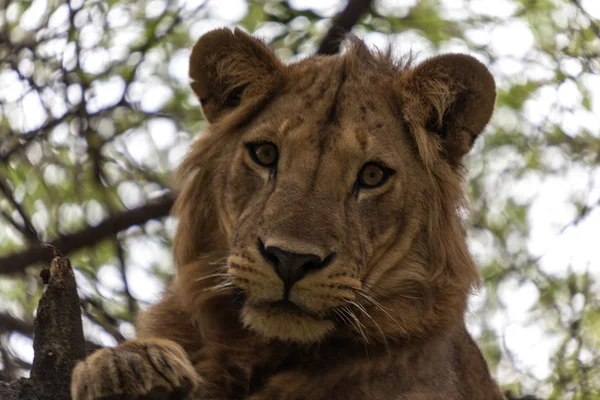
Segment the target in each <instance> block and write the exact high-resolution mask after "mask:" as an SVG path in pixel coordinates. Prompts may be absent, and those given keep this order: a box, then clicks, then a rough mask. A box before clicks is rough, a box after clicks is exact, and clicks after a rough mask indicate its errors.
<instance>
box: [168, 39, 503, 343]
mask: <svg viewBox="0 0 600 400" xmlns="http://www.w3.org/2000/svg"><path fill="white" fill-rule="evenodd" d="M211 34H212V35H215V36H219V37H217V38H216V39H219V43H223V42H224V41H225V42H227V41H229V43H230V45H231V48H230V49H229V51H228V55H223V56H222V57H223V61H222V63H225V64H219V61H218V58H215V57H216V56H215V55H214V54H212V53H214V52H215V51H217V50H215V49H214V47H215V46H211V45H210V43H209V42H210V41H208V42H207V37H204V38H202V39H201V40H200V41H199V43H198V44H197V45H196V48H195V49H194V52H195V54H192V62H191V69H190V75H191V76H192V78H193V79H194V80H195V82H194V83H193V84H192V86H193V87H194V90H195V91H196V93H197V94H198V96H199V97H200V99H201V100H202V103H203V108H204V111H205V114H206V115H207V117H208V119H209V120H211V121H212V122H213V127H212V130H209V132H208V133H207V137H206V138H205V139H204V140H203V141H200V142H199V143H198V144H197V145H196V148H195V149H196V150H195V151H193V152H192V153H191V154H190V156H189V157H188V160H187V163H188V165H187V166H186V167H184V169H187V170H189V171H192V170H193V169H194V168H196V167H199V168H203V169H204V170H205V171H204V172H203V173H199V174H197V175H199V176H204V177H205V179H204V180H205V181H206V180H207V178H206V176H210V179H208V180H210V186H207V187H205V188H204V190H213V191H215V192H216V193H214V197H213V198H211V199H210V201H211V202H212V203H214V205H215V207H214V210H212V212H210V214H211V215H206V213H207V211H204V212H199V211H192V212H191V216H190V217H191V218H194V217H193V216H194V215H195V216H198V218H200V217H199V216H200V215H202V216H203V218H211V217H212V218H213V219H216V222H214V221H213V222H211V223H208V224H207V223H204V225H205V226H206V225H208V226H210V227H214V228H213V229H218V231H219V235H220V237H221V238H222V240H224V241H227V247H228V253H229V256H228V257H227V260H226V266H225V268H224V269H222V270H219V271H218V272H217V273H215V274H214V275H216V276H219V277H221V278H223V279H221V280H219V281H217V283H216V287H218V288H226V289H234V290H233V291H234V292H236V293H237V295H239V294H241V295H242V296H241V297H242V298H243V304H242V307H241V311H240V314H241V315H240V318H241V320H242V321H243V323H244V325H245V326H246V327H248V328H250V329H251V330H253V331H255V332H258V333H259V334H261V335H262V336H264V337H267V338H278V339H282V340H289V341H296V342H315V341H319V340H322V339H323V338H324V337H325V336H326V335H327V334H334V333H335V332H336V330H344V329H345V330H348V331H354V332H355V333H356V334H357V335H360V336H361V337H363V338H364V339H365V340H366V339H367V336H373V337H374V336H376V334H381V335H382V336H383V340H385V336H386V335H388V332H391V331H394V332H396V333H398V332H408V331H410V330H411V328H410V327H409V326H407V322H406V321H409V322H408V325H410V324H413V322H414V321H413V320H416V319H419V318H421V319H423V321H421V322H419V323H421V324H425V325H426V324H427V323H431V322H427V321H429V320H427V321H425V320H426V319H427V318H426V316H425V315H424V314H425V313H426V312H433V313H434V314H435V313H436V312H437V314H435V315H438V314H439V310H437V311H431V309H432V307H431V304H427V303H428V302H430V301H431V300H432V299H433V300H435V301H438V302H445V303H444V304H446V303H447V304H448V305H449V306H452V307H455V308H457V310H451V311H449V312H448V314H449V315H453V314H454V311H455V312H456V314H462V311H463V309H462V308H461V307H463V308H464V301H465V298H466V295H467V292H468V290H469V288H470V286H471V285H472V284H473V283H474V282H475V281H476V276H475V275H474V274H473V271H472V270H470V268H471V262H470V258H468V252H466V251H463V253H465V254H466V255H463V257H466V260H458V261H459V262H460V261H462V262H463V263H466V264H467V265H464V266H458V267H457V266H453V265H448V264H449V260H448V259H447V258H448V257H450V256H451V255H452V254H453V253H455V252H458V253H460V251H454V250H451V251H449V252H448V254H434V255H432V254H430V253H431V252H437V251H438V249H439V248H440V247H443V245H444V243H442V242H444V241H445V240H446V239H444V238H440V239H438V238H437V235H443V234H453V235H456V232H454V231H455V230H457V229H458V230H460V221H459V219H458V216H457V215H456V211H457V210H456V207H458V205H459V204H458V203H459V202H460V197H461V192H460V190H459V189H457V187H459V186H460V172H459V170H460V165H459V164H460V163H459V159H460V156H462V154H459V153H460V152H461V151H463V153H464V150H463V149H464V147H465V146H466V147H467V150H468V148H470V146H471V145H472V142H473V140H474V137H475V136H476V135H477V134H478V133H479V132H480V131H481V130H482V129H483V126H485V123H487V119H489V113H491V109H490V110H489V112H488V115H487V117H485V118H484V119H485V121H483V124H481V123H478V125H477V124H475V125H477V126H476V127H475V129H466V127H465V128H464V129H463V130H465V132H462V131H461V132H453V129H454V130H457V129H458V128H457V127H456V125H458V124H465V115H466V116H468V115H467V114H468V112H473V111H472V110H470V109H468V107H467V105H468V104H467V105H465V104H462V103H464V101H465V100H464V99H462V98H460V96H459V94H460V93H458V92H457V91H456V90H458V89H460V85H458V84H456V85H455V86H456V87H457V88H458V89H456V90H454V89H453V88H450V87H449V86H448V85H450V84H451V83H452V82H448V81H447V78H448V70H450V72H452V71H451V70H452V67H453V64H452V63H450V64H451V65H450V67H448V70H444V71H442V72H443V73H444V75H443V78H444V79H446V81H443V79H442V80H441V81H443V83H444V84H445V85H446V86H445V87H442V86H439V87H438V86H436V87H434V88H433V89H431V88H429V87H421V88H419V87H415V88H413V87H411V85H413V86H414V84H413V83H412V82H411V76H412V80H414V79H416V78H414V76H415V75H417V73H415V72H414V71H405V70H402V69H400V68H398V67H395V66H394V65H393V64H392V63H391V62H390V61H389V60H387V59H385V58H384V57H379V58H376V57H374V56H373V55H371V54H370V53H368V52H365V51H366V50H365V49H364V48H363V47H360V46H357V47H356V48H355V49H354V50H350V51H349V52H348V53H347V54H346V55H345V56H342V57H328V58H311V59H307V60H305V61H302V62H300V63H297V64H293V65H290V66H285V67H284V66H282V65H281V64H279V63H278V62H277V61H276V60H275V59H274V58H272V57H273V56H272V55H271V54H270V53H269V52H268V51H267V50H266V49H265V48H263V47H262V45H261V44H259V43H258V42H255V41H254V40H253V39H250V38H249V37H248V36H246V35H244V34H242V33H241V32H239V31H236V32H235V33H231V32H229V31H225V30H220V31H215V32H213V33H211ZM211 34H208V35H207V36H209V35H211ZM213 39H215V38H213ZM216 39H215V40H216ZM203 40H204V41H205V43H204V45H202V41H203ZM240 43H241V44H240ZM248 48H250V49H251V51H248ZM211 49H212V50H211ZM219 51H220V50H219ZM235 51H241V52H242V53H243V54H242V55H241V56H243V57H244V58H248V57H252V56H254V57H257V58H258V59H259V60H260V62H254V63H250V64H248V65H245V66H242V65H239V63H238V64H235V63H233V64H235V65H234V66H230V65H229V68H232V70H228V69H227V68H228V64H227V57H229V56H230V55H231V53H232V52H235ZM203 52H206V53H209V54H212V55H211V57H208V56H207V55H205V54H204V53H203ZM217 52H218V51H217ZM241 56H240V57H241ZM360 57H363V58H367V59H366V60H361V59H360ZM197 60H209V61H206V64H205V66H204V68H205V70H208V71H209V72H210V68H211V65H212V64H211V63H216V64H215V65H216V66H214V69H215V71H214V72H213V74H227V73H228V72H229V74H231V76H229V77H225V78H224V77H222V76H221V77H218V78H219V79H216V78H215V77H214V76H213V75H211V74H210V73H209V72H206V71H204V72H195V71H194V63H195V62H196V61H197ZM215 60H217V61H215ZM238 61H239V60H238ZM463 61H464V60H463ZM468 61H469V62H475V63H476V61H474V60H472V59H469V60H468ZM233 68H238V69H241V70H239V71H234V70H233ZM243 68H250V69H251V68H259V69H260V68H262V69H265V71H262V72H263V73H264V77H263V78H262V80H261V75H259V74H258V73H256V74H255V75H252V74H251V76H250V77H246V78H244V70H243ZM473 68H476V69H477V68H479V69H482V68H483V69H484V67H482V66H481V65H479V64H475V66H474V67H473ZM271 69H272V70H271ZM430 69H432V71H436V69H435V68H430ZM417 71H418V70H417ZM234 72H235V73H234ZM478 72H479V71H478ZM428 73H430V74H433V73H434V72H428ZM203 74H204V75H203ZM226 78H229V79H231V82H229V81H227V79H226ZM403 78H404V79H405V81H403ZM485 78H487V77H485ZM215 82H219V83H218V84H217V83H215ZM223 82H224V83H223ZM492 84H493V81H492ZM444 88H445V93H437V92H439V91H440V90H441V91H443V90H444ZM468 88H469V90H472V91H473V89H472V86H468ZM492 88H493V87H492ZM430 89H431V90H430ZM411 90H413V91H414V93H413V92H411ZM428 90H430V91H431V92H432V94H431V95H432V96H436V95H439V96H446V97H447V98H444V99H440V100H438V103H439V104H431V105H428V104H427V98H425V99H420V98H419V97H418V96H419V95H421V96H427V95H428V93H427V91H428ZM220 92H222V93H220ZM417 92H418V93H417ZM232 96H233V97H232ZM491 99H492V105H493V96H492V98H491ZM467 100H468V98H467ZM442 102H451V106H452V107H453V108H455V109H459V111H460V109H463V111H464V112H463V114H464V115H459V116H458V117H455V118H449V117H448V116H447V115H445V111H444V110H450V109H451V108H452V107H450V106H449V105H448V104H442ZM461 102H462V103H461ZM458 103H461V104H458ZM410 107H413V108H414V115H412V114H411V115H412V117H411V115H409V114H407V111H409V110H410ZM427 107H430V108H431V109H430V110H428V109H427ZM444 107H445V108H444ZM483 107H484V108H485V107H487V108H490V107H489V105H486V104H483ZM440 110H441V111H442V113H441V114H442V116H441V117H439V116H438V115H437V114H436V115H432V116H428V115H427V114H428V113H432V112H433V113H434V114H435V113H438V114H439V111H440ZM459 117H460V118H459ZM411 118H412V119H411ZM436 119H439V122H437V121H436ZM480 119H481V118H480ZM466 122H469V121H466ZM415 124H420V125H422V126H421V127H420V129H421V130H422V132H415V131H416V130H419V128H418V127H416V126H415ZM436 124H437V125H436ZM479 125H481V126H479ZM428 129H429V130H435V129H438V130H439V131H440V132H439V136H437V137H435V136H434V137H432V138H429V137H423V138H418V137H417V135H426V136H433V135H435V134H436V133H435V132H434V133H429V132H427V130H428ZM452 134H455V135H456V138H452V137H451V135H452ZM460 135H467V136H468V137H462V136H460ZM225 137H226V138H227V139H226V140H225V139H223V138H225ZM449 139H454V140H453V142H452V144H451V145H447V146H446V147H445V148H442V146H444V145H445V143H444V142H445V141H446V140H449ZM427 140H433V141H432V142H431V143H428V142H425V141H427ZM457 141H458V142H460V143H458V144H457ZM202 144H204V145H205V146H208V145H210V146H211V147H212V150H210V151H208V150H206V147H205V153H207V154H208V153H210V154H212V156H211V157H212V158H211V157H208V156H205V158H204V159H203V160H202V162H204V163H206V162H212V163H214V165H213V166H212V167H211V166H207V165H201V164H200V163H201V160H199V159H201V158H202V157H203V156H202V155H201V154H202V153H201V151H202V150H201V146H202ZM214 146H221V150H220V153H219V150H215V148H214ZM433 153H439V154H433ZM193 157H196V158H195V159H194V158H193ZM428 157H429V158H431V157H434V158H433V159H428ZM435 157H437V158H435ZM193 165H195V167H194V166H193ZM211 168H212V169H213V172H212V173H209V172H207V169H208V170H210V169H211ZM435 168H438V169H439V171H436V170H435ZM198 179H199V178H198ZM202 183H203V182H197V181H196V182H195V181H194V179H191V180H190V183H189V184H190V185H201V184H202ZM440 185H442V186H440ZM444 185H445V186H444ZM190 190H192V189H190ZM194 190H200V189H198V188H196V189H194ZM448 190H450V191H451V192H452V193H448ZM184 192H185V189H184ZM456 192H458V193H456ZM440 196H442V197H447V198H446V199H443V198H441V197H440ZM186 201H187V202H189V199H188V200H186ZM440 201H441V202H444V201H447V202H448V206H449V207H443V205H440V204H439V202H440ZM203 206H205V205H204V204H200V203H198V204H194V205H188V206H187V208H188V209H189V208H190V207H196V208H201V207H203ZM185 208H186V207H183V206H181V204H180V211H179V213H180V216H181V214H182V210H184V209H185ZM431 213H436V214H440V215H437V216H432V215H431ZM448 218H449V220H447V219H448ZM201 222H202V221H198V223H201ZM190 224H193V221H187V222H186V223H183V225H184V228H180V232H179V235H182V231H184V230H186V229H188V230H189V229H190V228H185V226H188V225H190ZM440 224H448V226H440ZM432 225H435V226H432ZM217 227H218V228H217ZM205 229H208V228H205ZM432 229H437V230H442V231H444V232H437V233H436V232H431V230H432ZM192 231H193V229H192ZM192 231H190V232H187V231H186V232H184V233H183V235H185V236H186V243H188V244H187V245H188V247H189V246H193V244H192V243H193V241H194V238H193V235H194V232H192ZM196 231H197V233H198V234H199V235H203V232H202V231H201V229H196ZM204 234H205V233H204ZM190 236H191V237H190ZM432 241H434V242H435V241H437V242H436V243H432ZM450 242H451V243H452V245H454V243H453V240H450ZM458 242H459V244H458V246H459V247H460V246H461V244H460V243H463V245H462V246H463V247H464V239H463V238H462V236H461V237H460V238H458ZM200 247H201V246H200ZM204 247H207V245H205V246H204ZM209 250H213V249H206V248H205V249H202V248H196V249H194V250H190V249H187V252H188V253H189V252H190V251H191V252H192V253H197V254H198V255H200V254H202V252H203V251H209ZM176 251H177V246H176ZM440 251H441V252H442V253H443V252H445V250H444V249H442V250H440ZM459 256H460V255H459ZM440 258H442V259H443V260H440ZM184 263H185V262H184ZM457 268H458V269H459V270H460V268H463V269H464V270H462V271H460V272H463V273H464V274H465V276H463V277H459V276H454V277H453V275H457V270H456V269H457ZM212 272H214V271H212ZM466 275H468V276H466ZM207 276H209V277H210V276H212V275H207ZM200 278H202V277H200ZM428 285H429V287H428ZM435 285H444V286H445V287H444V288H438V287H436V286H435ZM213 288H214V287H213ZM208 289H209V290H212V288H211V287H209V288H208ZM382 303H383V304H382ZM433 309H435V307H433ZM427 310H429V311H427ZM432 315H433V314H432ZM429 318H430V319H431V318H433V317H431V316H430V317H429ZM434 319H435V318H434ZM438 319H439V318H438ZM415 323H417V322H415ZM419 323H417V325H418V324H419ZM392 326H397V327H395V328H392ZM419 329H420V330H423V329H424V328H423V327H422V326H420V327H419ZM380 339H381V338H380Z"/></svg>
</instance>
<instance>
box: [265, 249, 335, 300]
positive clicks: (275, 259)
mask: <svg viewBox="0 0 600 400" xmlns="http://www.w3.org/2000/svg"><path fill="white" fill-rule="evenodd" d="M259 248H260V250H261V253H262V254H263V256H264V257H265V258H266V259H267V260H268V261H270V262H271V264H272V265H273V267H274V268H275V272H277V275H279V277H280V278H281V280H282V281H283V283H284V285H285V297H286V298H287V293H288V292H289V290H290V288H291V287H292V285H293V284H294V283H296V282H298V281H299V280H300V279H302V278H304V275H306V273H307V272H309V271H314V270H318V269H321V268H325V267H326V266H327V265H329V264H330V263H331V261H332V260H333V257H334V255H333V254H331V255H329V256H328V257H327V258H325V260H321V257H319V256H317V255H315V254H298V253H291V252H289V251H286V250H283V249H280V248H279V247H274V246H269V247H266V248H265V247H264V245H263V243H262V241H260V242H259Z"/></svg>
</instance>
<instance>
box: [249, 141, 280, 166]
mask: <svg viewBox="0 0 600 400" xmlns="http://www.w3.org/2000/svg"><path fill="white" fill-rule="evenodd" d="M246 147H247V148H248V152H249V153H250V157H252V160H254V162H255V163H257V164H258V165H260V166H261V167H266V168H273V167H274V166H275V165H276V164H277V159H278V152H277V146H275V145H274V144H273V143H268V142H263V143H249V144H247V145H246Z"/></svg>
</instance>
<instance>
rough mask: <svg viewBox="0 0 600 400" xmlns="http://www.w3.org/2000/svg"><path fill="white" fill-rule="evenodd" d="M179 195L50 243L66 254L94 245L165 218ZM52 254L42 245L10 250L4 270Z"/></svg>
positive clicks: (1, 271)
mask: <svg viewBox="0 0 600 400" xmlns="http://www.w3.org/2000/svg"><path fill="white" fill-rule="evenodd" d="M174 201H175V198H174V196H173V195H172V194H168V195H165V196H163V197H161V198H160V199H159V200H157V201H154V202H152V203H150V204H146V205H144V206H141V207H138V208H134V209H132V210H128V211H124V212H122V213H120V214H116V215H113V216H110V217H108V218H107V219H105V220H104V221H102V222H101V223H100V224H98V225H97V226H94V227H89V228H87V229H84V230H82V231H80V232H77V233H74V234H71V235H66V236H62V237H60V238H58V239H56V240H54V241H52V242H50V243H49V244H50V245H51V246H53V247H56V248H57V249H58V250H60V252H61V253H63V254H68V253H71V252H73V251H75V250H79V249H81V248H83V247H87V246H91V245H94V244H96V243H98V242H99V241H101V240H103V239H106V238H108V237H114V235H116V234H117V233H118V232H120V231H122V230H125V229H127V228H129V227H130V226H132V225H140V224H143V223H145V222H147V221H149V220H151V219H155V218H161V217H164V216H166V215H168V214H169V211H170V210H171V207H172V206H173V203H174ZM51 259H52V254H51V253H50V252H49V251H48V250H47V249H45V248H43V247H41V246H36V247H31V248H28V249H26V250H24V251H22V252H19V253H14V254H9V255H7V256H5V257H2V258H0V274H15V273H20V272H23V270H24V269H25V268H26V267H27V266H29V265H31V264H34V263H36V262H48V261H50V260H51Z"/></svg>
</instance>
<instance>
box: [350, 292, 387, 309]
mask: <svg viewBox="0 0 600 400" xmlns="http://www.w3.org/2000/svg"><path fill="white" fill-rule="evenodd" d="M356 294H358V295H360V296H362V297H364V298H365V299H367V300H369V301H370V302H371V303H373V304H376V305H377V306H379V307H381V308H382V309H386V310H388V311H394V310H393V308H388V307H384V306H383V304H381V303H380V302H378V301H377V300H375V298H374V297H373V296H371V295H370V294H369V293H368V292H367V291H366V290H364V289H361V288H357V292H356Z"/></svg>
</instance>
